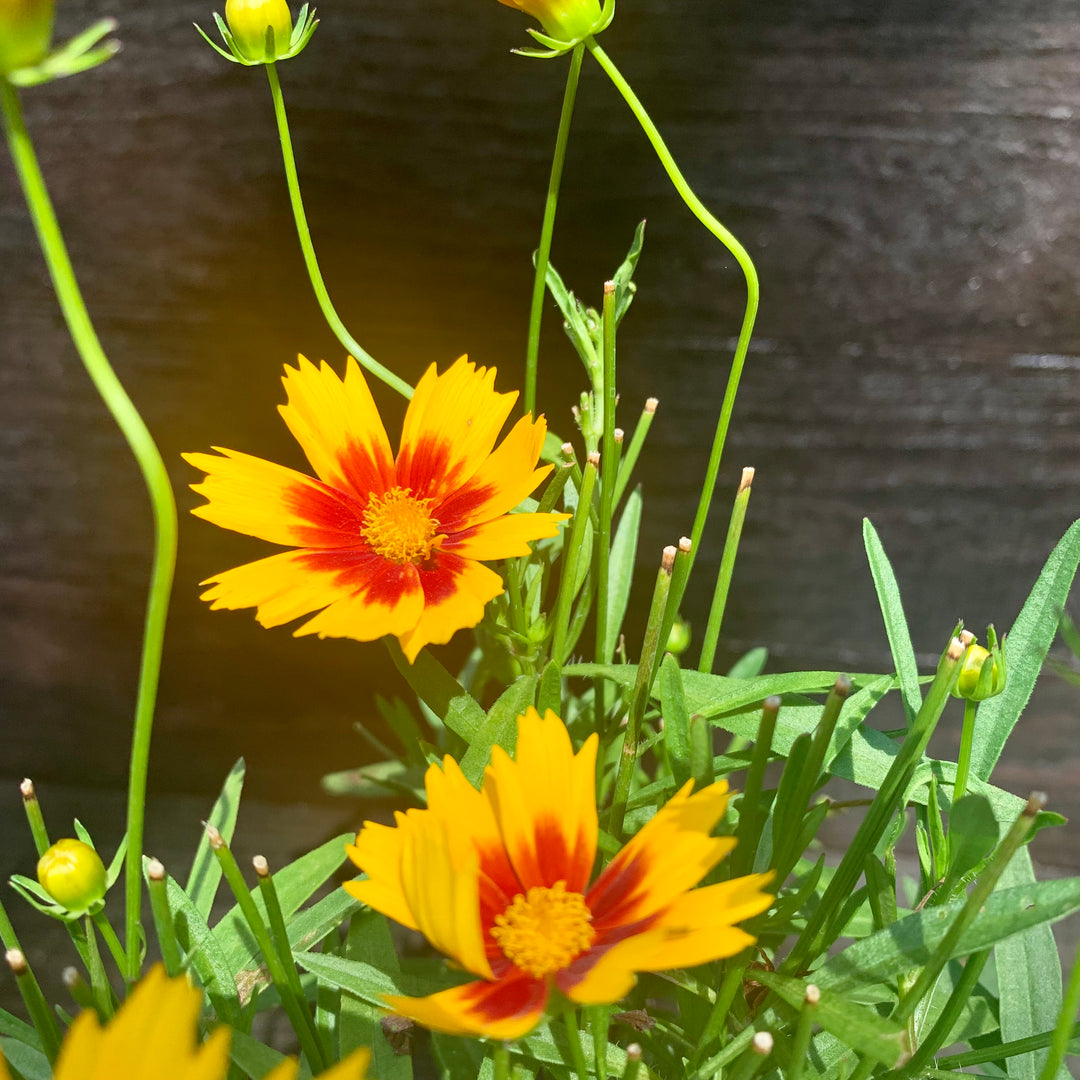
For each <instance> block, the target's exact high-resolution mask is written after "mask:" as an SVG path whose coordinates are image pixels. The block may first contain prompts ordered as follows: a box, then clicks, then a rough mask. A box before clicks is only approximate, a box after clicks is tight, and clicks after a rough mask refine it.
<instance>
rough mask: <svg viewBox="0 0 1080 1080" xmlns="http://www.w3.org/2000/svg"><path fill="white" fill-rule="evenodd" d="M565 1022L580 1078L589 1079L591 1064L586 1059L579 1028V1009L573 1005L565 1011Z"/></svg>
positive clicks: (573, 1059) (572, 1055)
mask: <svg viewBox="0 0 1080 1080" xmlns="http://www.w3.org/2000/svg"><path fill="white" fill-rule="evenodd" d="M563 1023H564V1024H565V1025H566V1038H567V1041H568V1042H569V1043H570V1058H571V1061H572V1062H573V1065H574V1072H576V1073H577V1075H578V1080H589V1066H588V1063H587V1062H586V1061H585V1050H584V1049H583V1048H582V1045H581V1031H580V1030H579V1029H578V1018H577V1010H576V1009H574V1008H573V1007H570V1008H567V1009H566V1010H564V1011H563Z"/></svg>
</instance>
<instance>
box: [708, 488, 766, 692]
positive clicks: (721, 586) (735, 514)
mask: <svg viewBox="0 0 1080 1080" xmlns="http://www.w3.org/2000/svg"><path fill="white" fill-rule="evenodd" d="M753 481H754V470H753V469H743V473H742V480H741V481H740V482H739V490H738V491H737V492H736V493H735V502H734V503H733V504H732V507H731V518H730V520H729V521H728V531H727V539H726V540H725V541H724V554H723V555H722V556H721V557H720V570H719V571H718V572H717V575H716V588H715V590H714V591H713V598H712V607H710V608H709V622H708V624H707V625H706V627H705V638H704V640H703V641H702V643H701V658H700V659H699V660H698V671H704V672H710V671H712V666H713V660H714V659H715V657H716V644H717V642H718V641H719V640H720V627H721V625H722V624H723V621H724V611H725V609H726V608H727V599H728V592H729V591H730V589H731V578H732V575H733V574H734V573H735V557H736V555H738V553H739V540H740V538H741V537H742V530H743V522H744V521H745V520H746V508H747V506H748V505H749V503H750V486H751V484H752V483H753Z"/></svg>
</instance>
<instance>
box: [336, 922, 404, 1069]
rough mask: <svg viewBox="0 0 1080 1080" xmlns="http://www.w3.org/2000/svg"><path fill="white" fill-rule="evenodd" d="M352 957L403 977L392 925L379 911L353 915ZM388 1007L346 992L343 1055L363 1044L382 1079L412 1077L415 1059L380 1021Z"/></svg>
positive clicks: (347, 952)
mask: <svg viewBox="0 0 1080 1080" xmlns="http://www.w3.org/2000/svg"><path fill="white" fill-rule="evenodd" d="M345 956H346V959H349V960H365V961H368V962H369V963H372V964H374V965H375V966H376V967H378V968H379V969H380V970H382V971H385V972H387V973H388V974H389V975H390V976H391V978H400V977H401V966H400V964H399V963H398V957H397V952H396V951H395V950H394V943H393V941H392V940H391V937H390V925H389V923H388V922H387V920H386V919H385V918H384V917H383V916H382V915H380V914H378V912H375V911H362V912H358V913H357V914H356V915H354V916H353V917H352V921H351V922H350V924H349V937H348V940H347V942H346V945H345ZM383 1013H384V1010H382V1009H380V1008H378V1007H376V1006H374V1005H372V1004H370V1003H369V1002H365V1001H361V1000H360V999H359V998H357V997H353V995H351V994H349V993H348V992H347V991H344V990H343V991H342V998H341V1014H340V1021H339V1024H340V1039H341V1051H340V1052H341V1056H342V1057H345V1056H346V1055H347V1054H350V1053H352V1051H353V1050H355V1049H357V1048H358V1047H361V1046H368V1047H370V1048H371V1069H370V1070H369V1071H370V1072H371V1075H372V1076H377V1077H378V1078H379V1080H412V1074H413V1071H412V1058H411V1057H409V1056H408V1055H407V1054H406V1055H402V1054H396V1053H394V1048H393V1047H392V1046H391V1045H390V1043H389V1042H388V1041H387V1038H386V1034H385V1032H384V1031H383V1029H382V1025H381V1024H380V1023H379V1020H380V1017H381V1016H382V1015H383Z"/></svg>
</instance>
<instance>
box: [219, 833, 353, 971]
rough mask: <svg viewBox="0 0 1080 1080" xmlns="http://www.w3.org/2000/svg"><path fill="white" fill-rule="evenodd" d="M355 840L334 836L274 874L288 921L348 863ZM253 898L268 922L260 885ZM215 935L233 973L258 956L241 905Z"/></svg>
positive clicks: (234, 907) (230, 913)
mask: <svg viewBox="0 0 1080 1080" xmlns="http://www.w3.org/2000/svg"><path fill="white" fill-rule="evenodd" d="M354 839H355V834H354V833H351V832H350V833H343V834H342V835H341V836H335V837H334V838H333V839H332V840H327V842H326V843H325V844H322V845H321V846H320V847H317V848H315V850H314V851H309V852H308V853H307V854H306V855H301V856H300V858H299V859H297V860H295V861H294V862H291V863H289V865H288V866H286V867H283V868H282V869H281V870H277V871H275V873H274V886H275V888H276V890H277V894H278V900H280V902H281V911H282V914H283V915H284V916H285V918H286V919H288V918H289V917H290V916H291V915H293V914H295V913H296V911H297V910H298V909H299V908H300V905H301V904H303V903H304V902H305V901H306V900H308V899H309V898H310V897H311V896H312V895H313V894H314V893H315V892H317V891H318V889H319V887H320V886H321V885H322V883H323V882H324V881H326V879H327V878H328V877H330V875H331V874H333V873H334V871H335V870H337V868H338V867H339V866H341V864H342V863H343V862H344V861H345V845H346V844H351V843H352V842H353V840H354ZM251 895H252V899H253V900H254V901H255V906H256V908H258V910H259V914H260V916H261V917H262V918H263V919H265V918H266V905H265V903H264V901H263V898H262V891H261V890H260V889H259V887H258V886H257V885H256V886H255V888H254V889H253V890H252V894H251ZM212 933H213V935H214V939H215V941H217V943H218V944H219V945H220V947H221V950H222V952H223V953H224V956H225V958H226V962H227V963H228V964H229V966H230V967H231V968H232V970H233V971H240V970H241V969H242V968H245V967H247V966H248V965H249V964H250V963H251V961H252V960H254V958H255V957H256V956H257V955H258V953H259V948H258V946H257V945H256V943H255V939H254V938H253V937H252V935H251V930H250V929H249V928H248V925H247V921H246V920H245V919H244V916H243V913H242V912H241V911H240V906H239V904H234V905H233V906H232V907H231V908H230V909H229V910H228V911H227V912H226V913H225V915H224V916H223V917H222V919H221V921H220V922H219V923H217V924H216V925H215V926H214V929H213V931H212Z"/></svg>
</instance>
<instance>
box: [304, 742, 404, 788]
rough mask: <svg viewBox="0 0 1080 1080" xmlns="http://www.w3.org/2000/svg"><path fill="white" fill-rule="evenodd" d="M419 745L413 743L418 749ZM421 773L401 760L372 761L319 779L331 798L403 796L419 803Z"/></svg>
mask: <svg viewBox="0 0 1080 1080" xmlns="http://www.w3.org/2000/svg"><path fill="white" fill-rule="evenodd" d="M419 746H420V744H419V743H417V749H418V750H419ZM425 768H426V766H425ZM424 772H425V769H421V768H420V767H419V766H416V765H407V764H406V763H405V762H403V761H376V762H374V763H372V764H371V765H361V766H360V767H359V768H356V769H343V770H342V771H341V772H333V773H327V774H326V775H325V776H324V777H323V778H322V788H323V791H326V792H329V794H331V795H350V796H352V797H353V798H357V799H385V798H386V797H387V796H388V795H396V796H404V797H405V798H407V799H408V800H409V801H410V802H415V801H419V802H423V793H424Z"/></svg>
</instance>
